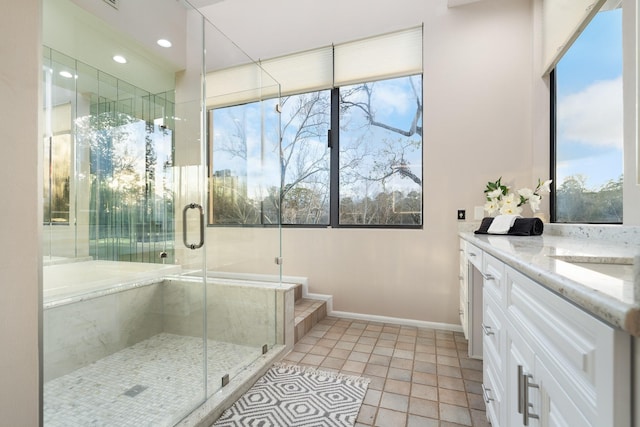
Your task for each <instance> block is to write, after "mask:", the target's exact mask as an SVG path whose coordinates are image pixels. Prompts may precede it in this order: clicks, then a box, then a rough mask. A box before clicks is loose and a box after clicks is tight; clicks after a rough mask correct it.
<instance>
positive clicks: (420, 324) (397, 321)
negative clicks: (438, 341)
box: [327, 307, 462, 332]
mask: <svg viewBox="0 0 640 427" xmlns="http://www.w3.org/2000/svg"><path fill="white" fill-rule="evenodd" d="M327 316H333V317H344V318H346V319H355V320H368V321H370V322H380V323H391V324H394V325H401V326H415V327H417V328H430V329H441V330H445V331H453V332H462V326H461V325H455V324H451V323H439V322H427V321H424V320H414V319H403V318H401V317H387V316H378V315H376V314H361V313H351V312H348V311H333V310H331V311H329V310H328V307H327Z"/></svg>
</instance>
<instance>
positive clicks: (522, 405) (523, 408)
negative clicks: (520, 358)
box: [518, 365, 540, 426]
mask: <svg viewBox="0 0 640 427" xmlns="http://www.w3.org/2000/svg"><path fill="white" fill-rule="evenodd" d="M531 379H533V375H531V374H526V373H525V372H524V368H523V367H522V365H518V413H519V414H522V424H523V425H525V426H528V425H529V419H535V420H537V419H539V418H540V417H539V416H538V415H537V414H533V413H531V412H529V410H530V409H531V408H533V404H532V403H529V389H530V388H538V389H539V388H540V386H539V385H538V384H535V383H532V382H531V381H530V380H531Z"/></svg>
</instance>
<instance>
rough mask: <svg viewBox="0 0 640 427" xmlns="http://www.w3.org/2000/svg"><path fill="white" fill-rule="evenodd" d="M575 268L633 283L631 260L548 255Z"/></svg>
mask: <svg viewBox="0 0 640 427" xmlns="http://www.w3.org/2000/svg"><path fill="white" fill-rule="evenodd" d="M549 257H551V258H554V259H557V260H559V261H563V262H566V263H569V264H572V265H575V266H577V267H582V268H586V269H588V270H591V271H595V272H597V273H600V274H605V275H607V276H611V277H615V278H616V279H620V280H624V281H629V282H633V280H634V277H633V258H625V257H595V256H584V255H549Z"/></svg>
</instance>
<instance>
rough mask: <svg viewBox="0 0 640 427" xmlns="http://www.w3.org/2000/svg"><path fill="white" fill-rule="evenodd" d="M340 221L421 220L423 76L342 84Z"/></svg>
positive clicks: (417, 222)
mask: <svg viewBox="0 0 640 427" xmlns="http://www.w3.org/2000/svg"><path fill="white" fill-rule="evenodd" d="M339 182H340V190H339V193H340V220H339V223H340V224H341V225H354V224H359V225H421V224H422V79H421V77H420V76H413V77H402V78H398V79H391V80H383V81H377V82H371V83H363V84H357V85H352V86H346V87H342V88H340V179H339Z"/></svg>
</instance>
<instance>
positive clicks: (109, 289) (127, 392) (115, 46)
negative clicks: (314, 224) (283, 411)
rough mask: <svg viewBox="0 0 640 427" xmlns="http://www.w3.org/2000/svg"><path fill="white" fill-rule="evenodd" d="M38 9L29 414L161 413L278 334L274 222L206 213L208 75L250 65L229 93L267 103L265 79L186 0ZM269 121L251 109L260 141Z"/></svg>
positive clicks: (59, 421)
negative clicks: (36, 228)
mask: <svg viewBox="0 0 640 427" xmlns="http://www.w3.org/2000/svg"><path fill="white" fill-rule="evenodd" d="M43 8H44V13H43V43H44V47H43V73H42V75H43V78H42V89H43V90H42V93H43V103H42V111H43V114H42V117H43V120H42V122H43V123H42V126H41V128H42V135H43V137H42V141H41V144H42V150H43V168H44V174H43V175H44V182H43V189H44V191H43V195H44V197H43V200H42V204H43V207H44V209H43V213H44V215H43V216H44V217H43V233H42V235H43V256H44V260H43V264H44V268H43V270H44V271H43V316H42V317H43V358H44V361H43V364H44V367H43V369H44V372H43V379H44V386H43V402H44V403H43V411H44V414H43V418H44V423H45V425H46V426H69V425H113V426H129V425H130V426H140V425H153V426H165V425H166V426H172V425H176V424H178V423H180V421H181V420H184V419H185V417H188V416H190V414H192V412H193V411H194V409H196V408H198V407H199V406H201V405H203V404H204V403H206V402H207V401H208V400H209V399H211V398H212V396H214V395H215V394H216V393H217V392H218V391H219V390H220V389H221V388H222V387H224V386H227V385H228V384H233V383H234V380H235V379H236V378H237V377H238V376H239V374H240V373H241V372H243V370H245V369H247V366H249V365H251V364H254V362H255V361H256V360H259V359H260V358H261V357H262V355H263V354H265V353H268V352H270V351H274V350H275V349H277V348H279V346H280V345H281V344H282V336H281V333H279V332H278V328H280V327H281V326H282V325H281V323H282V319H281V318H279V317H278V313H277V310H278V307H279V302H278V299H277V295H276V292H274V290H273V289H274V287H277V284H278V283H279V282H280V278H281V271H280V266H279V265H278V264H277V263H275V262H274V258H276V259H277V258H278V257H279V256H280V246H281V240H280V239H281V236H280V227H279V225H276V226H272V227H269V228H268V229H261V230H254V231H252V232H251V233H246V232H242V233H235V232H234V230H232V229H230V228H224V229H219V228H214V227H209V226H208V225H207V218H208V217H209V210H210V209H211V200H210V198H209V184H210V181H211V179H212V178H211V175H212V174H211V171H210V167H209V161H210V159H211V152H210V150H211V146H210V142H211V141H210V139H211V135H210V134H211V124H210V123H209V122H208V119H207V117H208V113H207V111H208V110H210V109H211V108H212V107H211V105H213V104H215V103H216V99H219V97H220V96H222V95H227V94H220V93H219V92H216V93H215V94H213V93H211V92H210V91H209V92H208V91H207V82H208V79H209V80H210V78H209V77H208V76H209V75H210V74H211V73H212V72H213V71H217V70H220V69H223V68H227V67H234V66H237V65H239V64H242V65H244V66H245V67H247V66H248V67H250V68H255V69H254V72H253V73H252V76H254V78H253V80H251V81H248V82H246V85H245V88H247V89H249V90H252V91H254V92H255V93H256V94H257V96H258V98H263V97H265V96H269V97H270V98H271V101H269V102H271V103H272V102H273V99H274V97H275V98H277V97H278V96H279V95H278V94H279V86H278V84H277V82H276V81H275V80H273V79H272V78H271V77H270V76H269V75H268V74H267V73H265V72H264V71H262V69H261V68H260V67H259V65H258V64H256V63H254V62H253V61H252V60H251V59H250V58H248V57H247V56H246V55H245V54H244V53H243V52H242V51H241V50H240V49H239V48H238V47H237V46H236V45H235V44H234V43H233V42H232V41H230V40H228V39H227V38H226V37H225V35H224V34H222V33H221V32H220V31H218V30H217V28H216V27H215V26H214V25H213V24H212V23H211V22H209V21H208V20H207V19H206V18H205V17H204V16H203V15H202V14H201V13H200V12H199V11H198V10H196V9H194V8H193V7H192V6H191V5H190V4H189V3H188V2H183V1H175V0H140V1H136V2H110V1H105V2H99V1H86V0H47V1H45V2H43ZM161 39H162V40H165V42H159V43H160V44H163V45H164V47H163V46H160V45H159V44H157V43H156V42H157V41H158V40H161ZM166 41H168V42H169V43H166ZM167 45H170V47H166V46H167ZM267 94H268V95H267ZM265 102H266V101H265ZM216 105H217V104H216ZM270 105H271V104H270ZM277 122H278V112H277V111H276V110H275V109H271V108H265V109H263V110H262V118H261V119H260V123H257V125H258V128H259V129H260V133H259V134H260V137H259V139H260V141H259V143H260V144H264V145H265V146H267V145H269V146H272V145H273V144H274V143H275V144H278V143H279V133H278V132H279V130H278V129H277V128H276V129H268V130H267V129H265V126H264V123H271V124H272V123H277ZM250 125H251V126H252V127H253V128H255V126H256V123H252V124H250ZM276 161H277V160H276ZM270 162H272V160H270V157H268V156H267V157H265V158H264V159H263V162H262V164H254V165H252V168H254V169H255V170H254V173H253V175H252V176H259V177H261V179H263V180H264V182H263V183H262V185H265V186H266V185H269V186H271V183H272V182H279V177H278V176H273V171H274V170H278V168H277V167H275V168H274V165H273V164H270ZM236 235H238V236H241V238H240V237H238V238H235V237H234V236H236ZM247 248H259V249H260V250H247ZM248 277H251V278H253V280H251V281H249V280H247V278H248ZM256 277H268V278H269V282H271V284H272V286H260V283H258V282H259V281H258V280H256V279H255V278H256Z"/></svg>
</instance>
